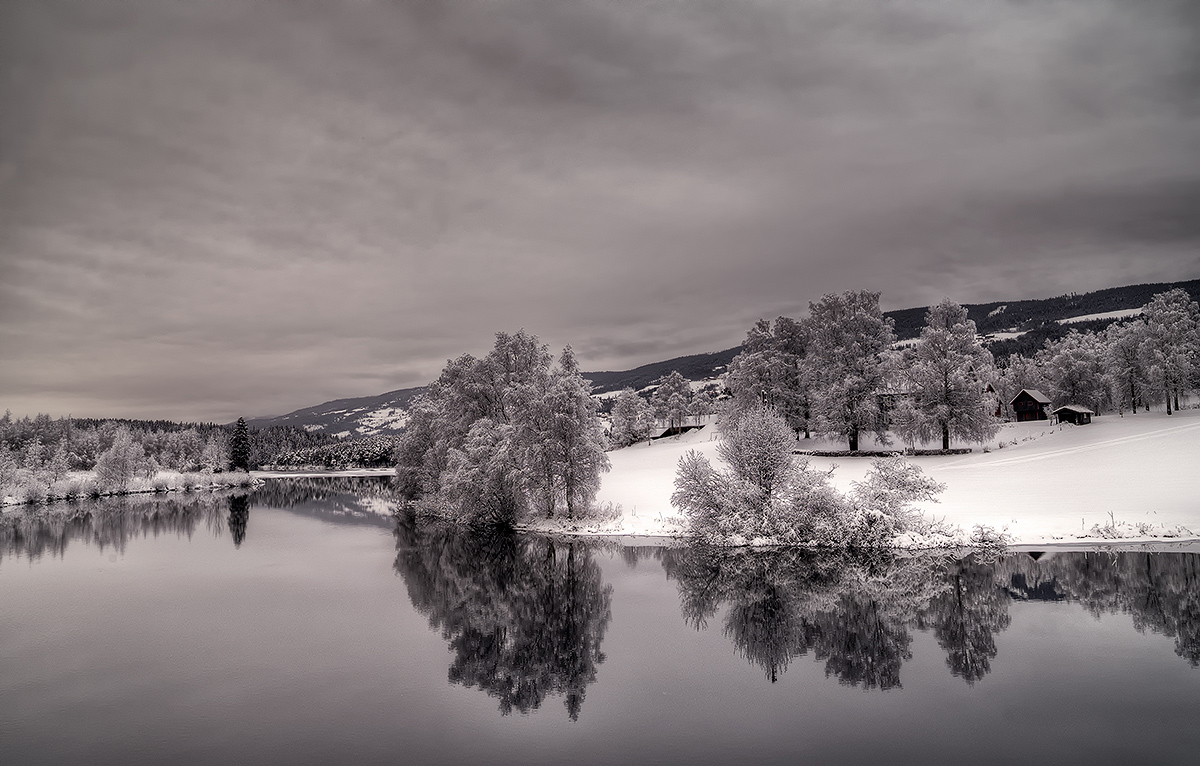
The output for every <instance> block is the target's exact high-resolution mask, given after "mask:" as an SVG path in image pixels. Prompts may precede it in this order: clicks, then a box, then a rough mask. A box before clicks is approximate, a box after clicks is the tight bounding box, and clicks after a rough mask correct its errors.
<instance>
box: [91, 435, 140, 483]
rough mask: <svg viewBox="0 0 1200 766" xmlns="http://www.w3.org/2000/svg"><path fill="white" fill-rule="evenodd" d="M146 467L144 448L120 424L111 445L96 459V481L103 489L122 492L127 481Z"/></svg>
mask: <svg viewBox="0 0 1200 766" xmlns="http://www.w3.org/2000/svg"><path fill="white" fill-rule="evenodd" d="M147 468H148V462H147V460H146V450H145V449H144V448H143V447H142V445H141V444H140V443H138V442H136V441H134V439H133V436H132V435H131V434H130V433H129V429H128V428H126V427H125V426H121V427H120V428H118V429H117V432H116V435H115V436H114V437H113V443H112V446H111V447H109V448H108V449H107V450H106V451H105V452H104V454H102V455H100V457H99V459H97V460H96V481H97V482H98V483H99V484H100V486H101V487H103V488H104V489H105V490H108V491H112V492H123V491H125V490H126V489H127V488H128V487H129V482H130V481H131V480H132V479H133V478H134V477H135V476H136V475H138V474H139V473H143V472H145V471H146V470H147Z"/></svg>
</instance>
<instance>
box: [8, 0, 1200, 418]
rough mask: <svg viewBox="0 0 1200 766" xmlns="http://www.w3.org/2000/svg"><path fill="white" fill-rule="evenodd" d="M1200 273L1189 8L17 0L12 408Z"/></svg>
mask: <svg viewBox="0 0 1200 766" xmlns="http://www.w3.org/2000/svg"><path fill="white" fill-rule="evenodd" d="M1196 277H1200V3H1196V2H1194V1H1193V0H1178V1H1175V0H1163V1H1161V2H1160V1H1159V0H1126V1H1124V2H1115V1H1114V2H1109V1H1107V0H1062V1H1056V0H1020V1H1017V0H1012V1H1006V2H1002V1H1000V0H926V1H921V0H891V1H890V2H880V0H811V1H810V0H660V1H654V0H545V1H544V2H523V1H517V0H513V1H511V2H510V1H508V0H453V1H450V0H407V1H405V0H393V1H392V2H383V1H382V0H379V1H376V0H344V1H342V2H333V1H332V0H330V1H325V2H315V1H314V2H304V1H301V0H286V2H285V1H284V0H256V2H230V1H229V0H215V1H213V2H204V1H201V0H188V1H187V2H183V1H182V0H89V1H88V2H82V1H81V0H28V1H25V0H4V2H2V3H0V409H4V408H10V409H12V410H13V412H14V414H17V415H23V414H33V413H36V412H49V413H51V414H53V415H55V416H59V415H65V414H68V413H72V414H75V415H77V416H129V417H168V418H175V419H202V420H218V421H225V420H230V419H232V418H235V417H237V416H238V415H246V416H257V415H270V414H280V413H283V412H287V411H290V410H292V409H296V408H298V407H302V406H307V405H311V404H316V403H318V402H321V401H323V400H326V399H331V398H337V397H345V396H361V395H368V394H377V393H382V392H384V391H387V390H390V389H394V388H401V387H407V386H412V385H421V384H424V383H426V382H428V381H429V380H430V379H431V378H432V377H434V376H436V374H437V373H438V371H439V370H440V368H441V367H442V365H443V364H444V363H445V361H446V360H447V358H449V357H451V356H457V355H459V354H460V353H464V352H471V353H482V352H484V351H486V350H487V348H489V347H490V345H491V339H492V335H493V333H494V332H495V331H496V330H509V331H515V330H517V329H519V328H522V327H524V328H526V329H527V330H529V331H530V332H533V333H535V334H537V335H539V336H541V338H542V339H543V340H544V341H546V342H548V343H550V344H551V345H552V346H553V347H555V348H560V347H561V346H562V345H563V344H565V343H570V344H571V345H572V346H573V347H574V349H575V351H576V352H577V354H578V355H579V357H580V360H581V363H582V365H583V367H584V369H625V368H628V367H632V366H636V365H638V364H643V363H646V362H650V361H657V360H660V359H665V358H668V357H671V356H678V355H682V354H689V353H697V352H702V351H710V350H717V349H721V348H728V347H729V346H732V345H736V344H737V343H738V342H740V340H741V339H742V337H743V336H744V334H745V331H746V329H747V328H748V327H749V326H750V324H751V323H752V322H753V321H754V320H755V319H756V318H758V317H760V316H761V317H774V316H777V315H780V314H786V315H790V316H799V315H801V314H802V313H803V312H804V311H805V310H806V309H807V305H808V302H809V301H813V300H816V299H818V298H820V296H821V295H822V294H824V293H827V292H840V291H843V290H848V289H872V290H879V291H882V293H883V305H884V308H885V309H893V308H905V307H909V306H917V305H926V304H928V303H930V302H933V301H936V300H939V299H941V298H942V297H947V296H948V297H951V298H954V299H955V300H958V301H961V302H982V301H989V300H1003V299H1015V298H1034V297H1046V296H1052V295H1058V294H1062V293H1064V292H1070V291H1078V292H1084V291H1087V290H1093V289H1099V288H1103V287H1110V286H1115V285H1121V284H1129V283H1135V282H1151V281H1169V280H1177V279H1191V278H1196Z"/></svg>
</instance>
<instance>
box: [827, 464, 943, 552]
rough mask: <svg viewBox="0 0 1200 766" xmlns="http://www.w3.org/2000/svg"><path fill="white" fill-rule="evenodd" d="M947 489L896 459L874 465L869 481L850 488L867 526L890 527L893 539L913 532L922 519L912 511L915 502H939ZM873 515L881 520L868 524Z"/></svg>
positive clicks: (867, 476)
mask: <svg viewBox="0 0 1200 766" xmlns="http://www.w3.org/2000/svg"><path fill="white" fill-rule="evenodd" d="M945 488H946V485H945V484H940V483H938V482H936V481H934V480H933V479H931V478H929V477H928V476H926V475H925V474H924V472H923V471H921V469H920V468H918V467H917V466H915V465H913V464H912V463H910V462H908V461H907V460H905V459H904V458H902V457H901V456H899V455H894V456H892V457H889V458H880V459H877V460H872V461H871V470H870V471H868V472H867V475H866V478H865V479H864V480H863V481H861V482H859V481H856V482H853V483H852V484H851V490H850V501H851V503H853V505H854V508H855V510H856V511H857V512H858V513H859V514H861V515H862V518H863V523H864V524H866V525H867V526H868V527H871V528H874V527H877V526H880V525H882V526H885V527H888V528H890V530H891V532H890V535H889V536H891V535H897V534H902V533H904V532H908V531H910V530H912V528H913V524H914V522H916V521H917V520H918V519H919V518H920V516H921V512H920V511H919V510H917V509H916V508H913V506H912V504H913V503H914V502H921V501H933V502H936V501H937V496H938V495H939V494H941V492H942V491H943V490H945ZM871 515H877V516H879V517H880V518H879V519H871V520H868V517H869V516H871ZM881 531H884V530H881Z"/></svg>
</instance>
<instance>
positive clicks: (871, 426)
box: [808, 291, 895, 450]
mask: <svg viewBox="0 0 1200 766" xmlns="http://www.w3.org/2000/svg"><path fill="white" fill-rule="evenodd" d="M809 312H810V317H809V336H808V337H809V341H810V345H809V354H810V356H811V359H812V370H813V372H814V377H815V392H814V402H813V405H814V406H813V414H814V415H815V416H816V419H817V422H818V423H819V424H820V430H822V431H825V432H826V433H834V434H840V435H842V436H845V437H846V438H847V439H848V440H849V445H850V449H851V450H857V449H858V437H859V434H860V433H862V432H863V431H874V432H875V433H877V434H878V435H879V437H880V439H881V440H882V439H884V438H886V435H885V433H884V423H883V419H882V417H881V412H880V408H879V399H878V397H877V396H876V394H877V393H878V391H879V388H880V386H881V385H882V383H883V380H884V377H885V376H886V374H887V371H888V370H887V364H886V362H885V357H886V354H887V351H888V349H889V348H890V347H891V345H892V343H894V342H895V335H894V334H893V332H892V326H893V322H892V320H891V319H889V318H887V317H884V316H883V312H882V311H881V310H880V308H879V293H873V292H868V291H857V292H845V293H842V294H841V295H826V296H825V297H823V298H822V299H821V300H820V301H818V302H817V303H815V304H812V303H810V304H809Z"/></svg>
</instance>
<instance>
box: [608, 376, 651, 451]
mask: <svg viewBox="0 0 1200 766" xmlns="http://www.w3.org/2000/svg"><path fill="white" fill-rule="evenodd" d="M653 430H654V409H653V408H652V407H651V406H650V403H649V402H647V401H646V400H645V399H643V398H642V397H640V396H638V395H637V392H635V391H634V390H633V389H632V388H626V389H625V390H623V391H621V393H619V394H618V395H617V400H616V402H614V403H613V409H612V442H613V444H614V445H615V446H617V447H628V446H629V445H630V444H634V443H636V442H639V441H641V440H642V439H645V438H646V437H648V436H649V435H650V434H651V432H652V431H653Z"/></svg>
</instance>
